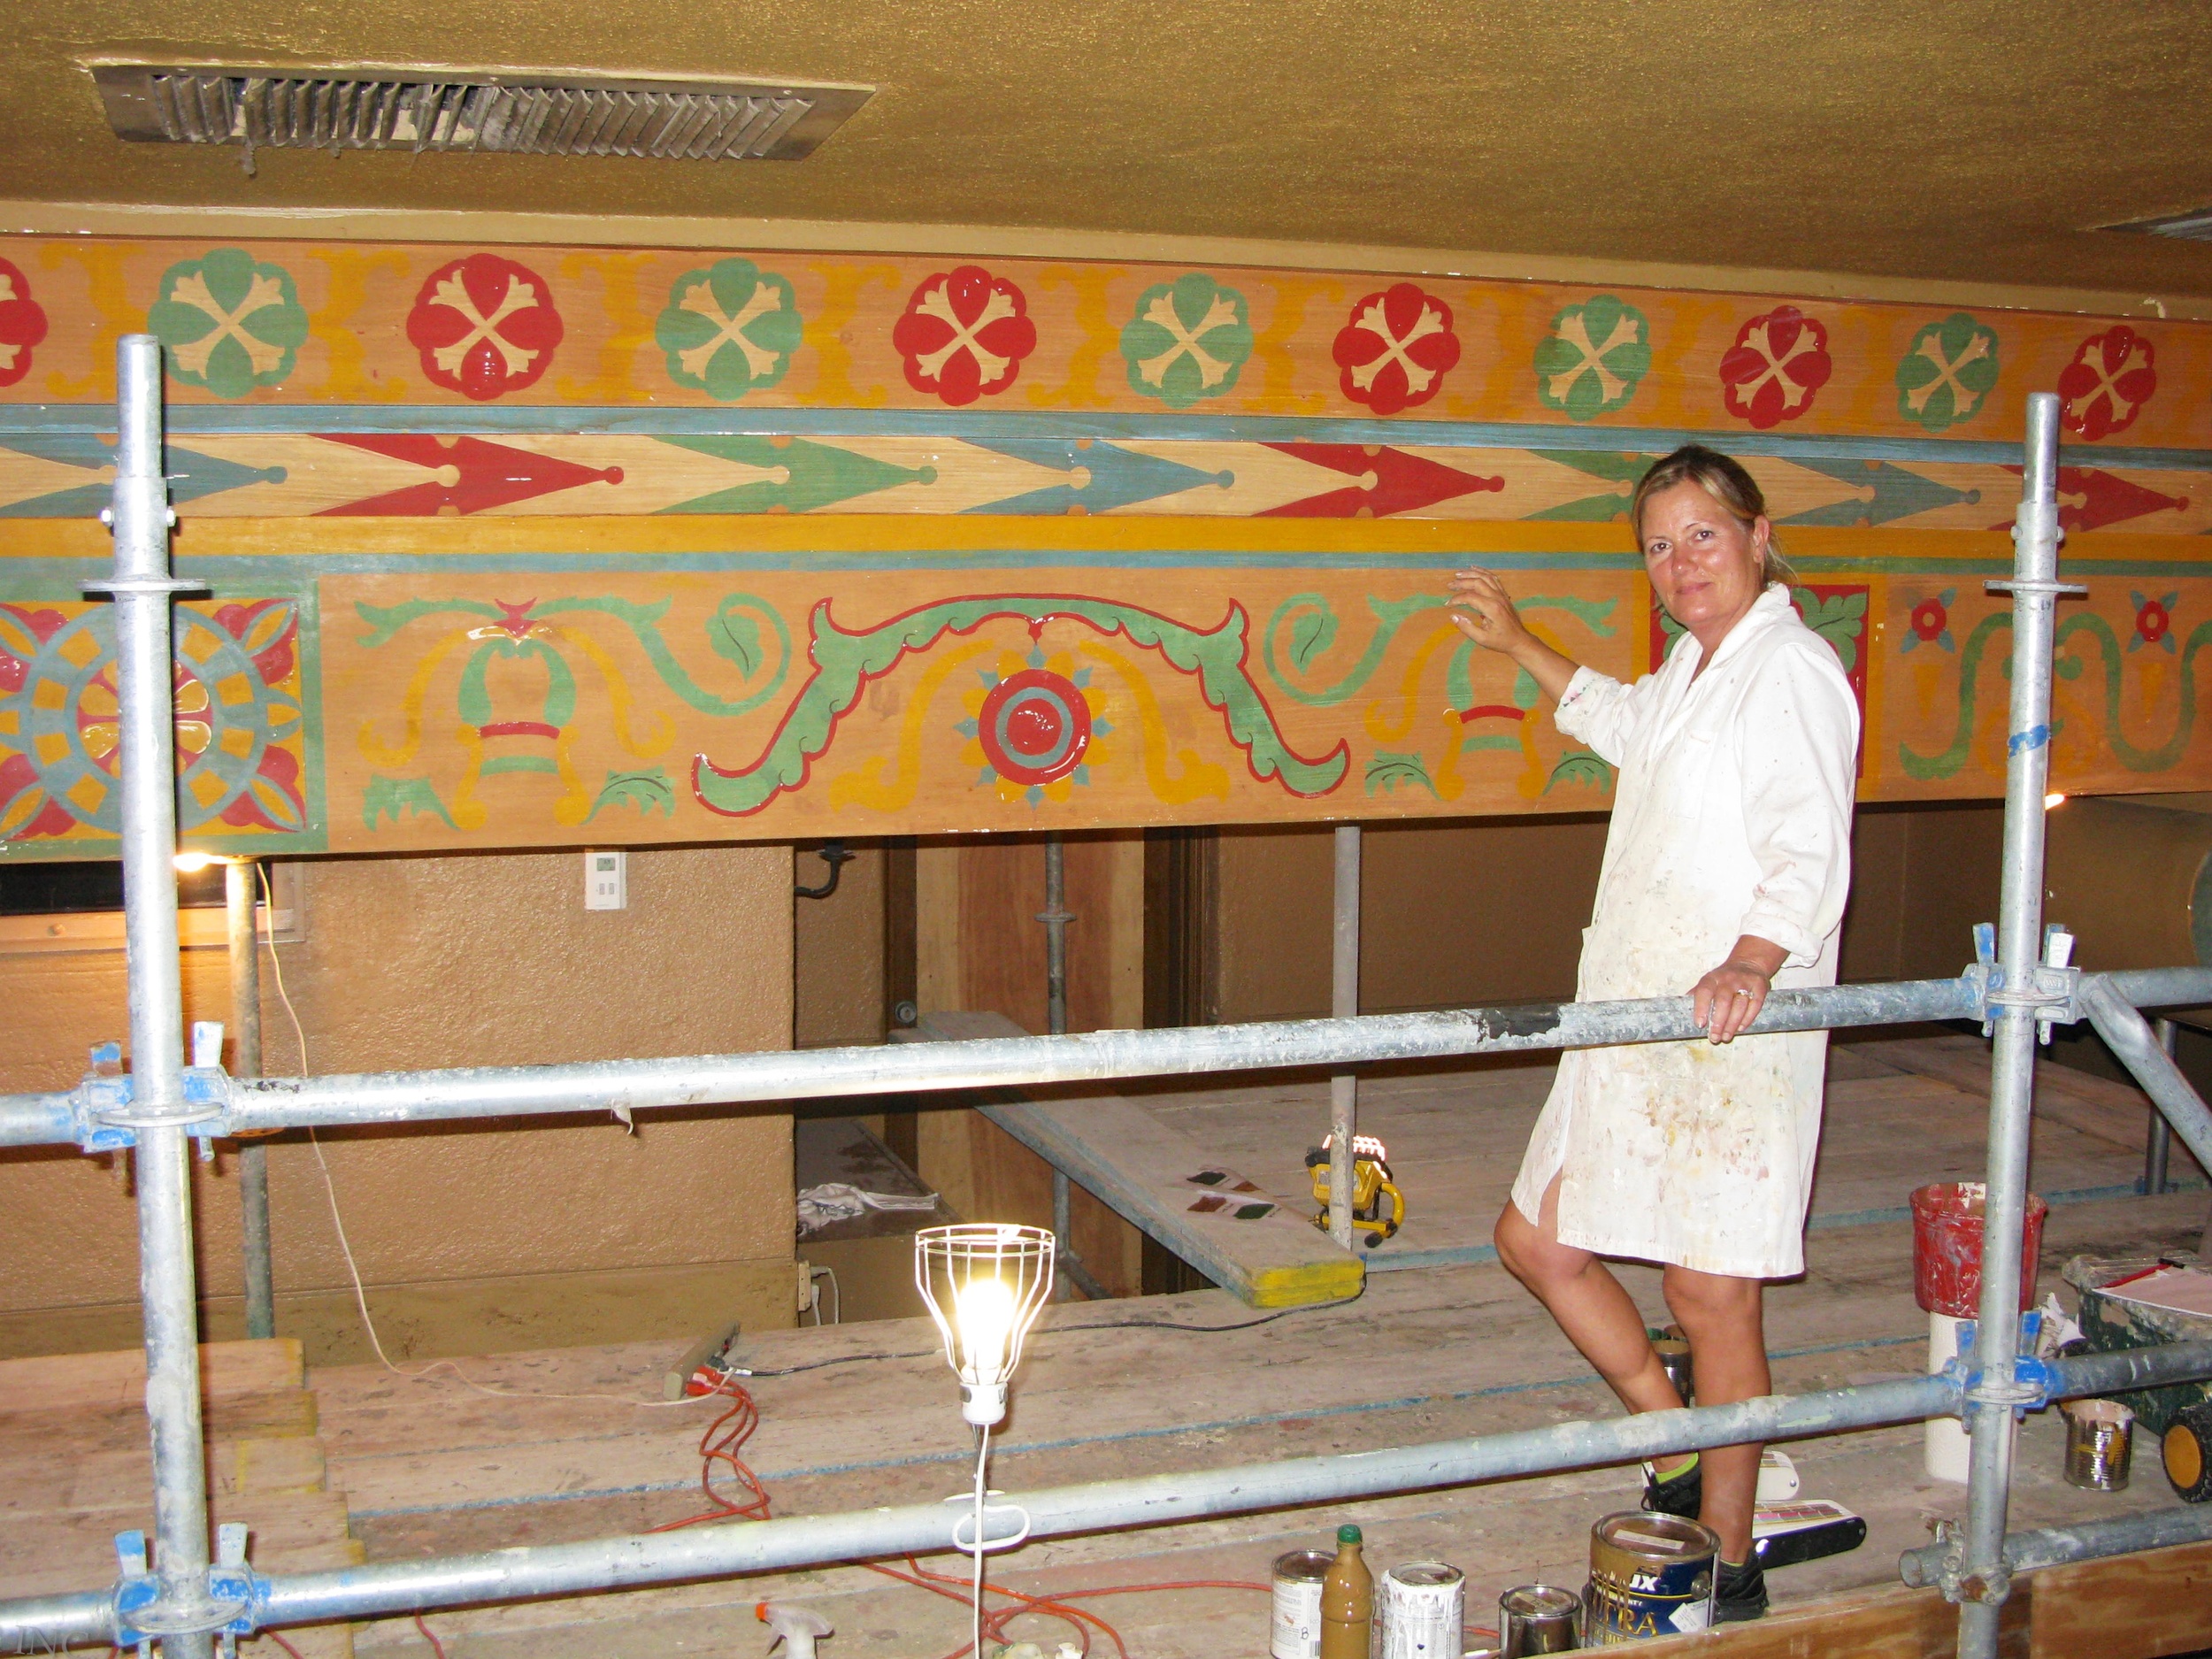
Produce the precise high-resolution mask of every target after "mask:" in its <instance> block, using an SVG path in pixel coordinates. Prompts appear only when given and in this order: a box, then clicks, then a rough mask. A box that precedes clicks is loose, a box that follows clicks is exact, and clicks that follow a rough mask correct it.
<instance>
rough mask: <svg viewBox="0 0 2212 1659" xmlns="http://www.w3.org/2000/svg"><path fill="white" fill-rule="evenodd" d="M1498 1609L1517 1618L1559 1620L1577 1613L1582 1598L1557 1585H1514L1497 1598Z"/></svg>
mask: <svg viewBox="0 0 2212 1659" xmlns="http://www.w3.org/2000/svg"><path fill="white" fill-rule="evenodd" d="M1498 1607H1499V1609H1501V1610H1502V1611H1503V1612H1507V1613H1510V1614H1513V1615H1514V1616H1515V1617H1519V1618H1560V1617H1564V1616H1566V1615H1567V1614H1570V1613H1573V1612H1577V1611H1579V1610H1580V1609H1581V1607H1582V1598H1581V1597H1580V1596H1578V1595H1577V1594H1575V1593H1574V1592H1573V1591H1572V1590H1563V1589H1561V1588H1560V1587H1559V1586H1557V1585H1551V1584H1523V1585H1516V1586H1514V1587H1513V1588H1512V1589H1510V1590H1508V1591H1507V1592H1506V1593H1505V1594H1503V1595H1502V1596H1500V1597H1499V1598H1498Z"/></svg>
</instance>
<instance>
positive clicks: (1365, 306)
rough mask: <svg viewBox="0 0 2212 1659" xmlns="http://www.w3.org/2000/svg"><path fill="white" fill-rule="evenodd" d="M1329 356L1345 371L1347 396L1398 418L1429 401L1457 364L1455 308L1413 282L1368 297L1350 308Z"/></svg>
mask: <svg viewBox="0 0 2212 1659" xmlns="http://www.w3.org/2000/svg"><path fill="white" fill-rule="evenodd" d="M1330 355H1331V356H1333V357H1335V359H1336V364H1337V366H1338V367H1339V368H1340V369H1341V370H1343V371H1344V373H1342V374H1341V375H1340V377H1339V378H1338V381H1337V384H1338V385H1339V387H1340V388H1341V389H1342V391H1343V393H1344V396H1347V397H1348V398H1349V399H1351V401H1352V402H1354V403H1364V404H1366V405H1367V406H1368V407H1369V408H1370V409H1371V410H1373V411H1375V412H1376V413H1377V414H1379V415H1395V414H1399V413H1401V412H1402V411H1405V410H1409V409H1411V408H1412V407H1413V406H1414V405H1415V404H1417V403H1427V402H1428V401H1429V399H1430V398H1432V397H1434V396H1436V394H1437V393H1438V391H1440V389H1441V388H1442V387H1443V384H1444V375H1445V373H1446V372H1447V371H1448V370H1449V369H1450V368H1451V366H1452V365H1454V364H1455V363H1457V362H1458V361H1459V336H1458V335H1457V334H1454V333H1453V332H1452V308H1451V307H1450V306H1448V305H1447V304H1445V303H1444V302H1443V301H1442V300H1440V299H1438V298H1437V297H1436V296H1435V295H1433V294H1430V293H1426V292H1425V291H1423V290H1422V289H1421V288H1419V287H1417V285H1415V284H1414V283H1411V282H1400V283H1396V284H1394V286H1392V287H1390V288H1385V289H1383V290H1382V291H1381V292H1379V293H1376V294H1370V295H1369V296H1367V297H1366V298H1365V299H1363V300H1361V301H1360V302H1359V303H1357V304H1356V305H1355V306H1353V307H1352V315H1351V320H1350V321H1348V322H1347V323H1346V324H1345V325H1344V326H1343V327H1341V328H1340V329H1338V330H1337V334H1336V341H1335V343H1334V344H1333V346H1332V347H1331V348H1330Z"/></svg>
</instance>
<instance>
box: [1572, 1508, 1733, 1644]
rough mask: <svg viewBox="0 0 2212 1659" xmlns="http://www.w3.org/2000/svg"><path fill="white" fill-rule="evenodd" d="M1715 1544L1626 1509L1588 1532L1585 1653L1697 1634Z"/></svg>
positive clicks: (1709, 1537) (1667, 1519)
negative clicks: (1591, 1648) (1666, 1637)
mask: <svg viewBox="0 0 2212 1659" xmlns="http://www.w3.org/2000/svg"><path fill="white" fill-rule="evenodd" d="M1719 1555H1720V1540H1719V1539H1717V1538H1716V1537H1715V1536H1714V1535H1713V1534H1712V1533H1711V1532H1708V1531H1707V1530H1706V1529H1705V1528H1704V1527H1702V1526H1701V1525H1698V1524H1697V1523H1696V1522H1695V1521H1688V1520H1684V1519H1683V1518H1682V1517H1680V1516H1677V1515H1660V1514H1655V1513H1652V1512H1649V1511H1647V1510H1643V1509H1630V1510H1627V1511H1625V1512H1624V1513H1622V1514H1619V1515H1609V1516H1607V1517H1605V1518H1604V1519H1603V1520H1601V1521H1600V1522H1599V1523H1598V1524H1597V1525H1595V1526H1594V1527H1592V1528H1591V1529H1590V1587H1589V1588H1588V1590H1587V1591H1586V1592H1585V1593H1584V1594H1585V1598H1586V1601H1588V1603H1589V1615H1588V1630H1589V1641H1590V1646H1591V1647H1614V1646H1617V1645H1618V1644H1620V1643H1623V1642H1632V1641H1645V1640H1649V1639H1650V1638H1652V1637H1654V1636H1672V1635H1676V1634H1678V1633H1680V1632H1687V1631H1694V1630H1703V1629H1704V1628H1705V1627H1706V1626H1707V1625H1708V1624H1710V1623H1712V1618H1713V1577H1714V1568H1715V1564H1716V1563H1717V1561H1718V1559H1719Z"/></svg>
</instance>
